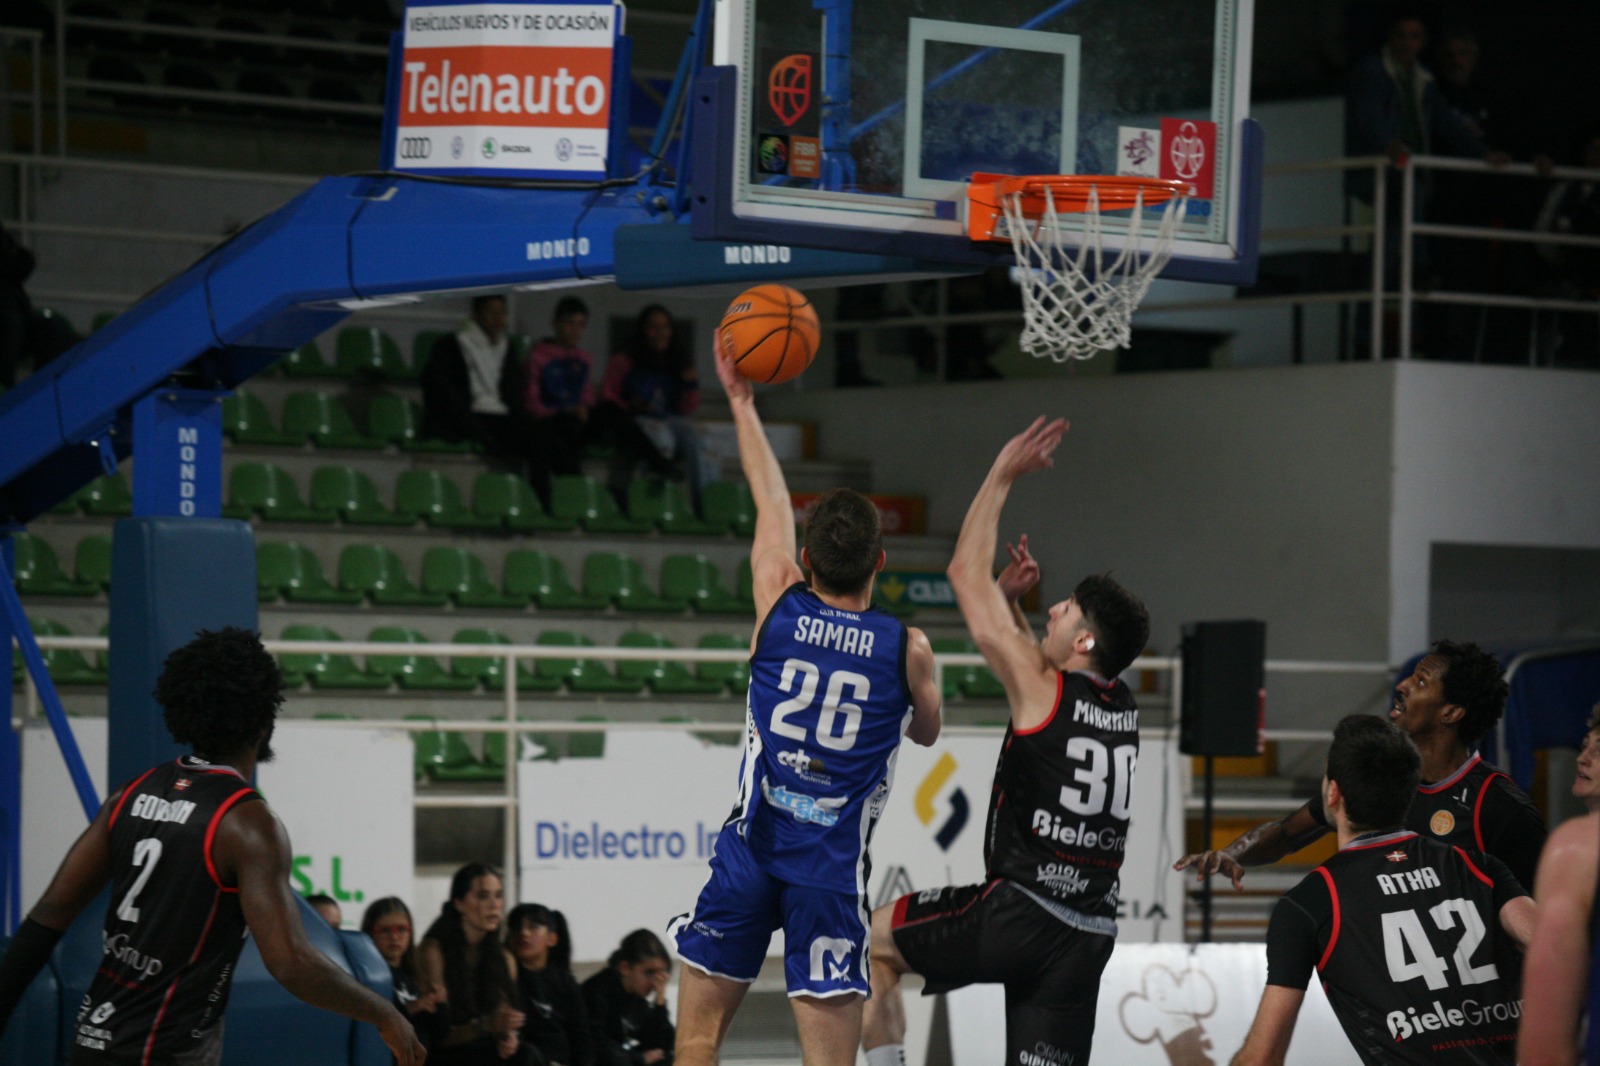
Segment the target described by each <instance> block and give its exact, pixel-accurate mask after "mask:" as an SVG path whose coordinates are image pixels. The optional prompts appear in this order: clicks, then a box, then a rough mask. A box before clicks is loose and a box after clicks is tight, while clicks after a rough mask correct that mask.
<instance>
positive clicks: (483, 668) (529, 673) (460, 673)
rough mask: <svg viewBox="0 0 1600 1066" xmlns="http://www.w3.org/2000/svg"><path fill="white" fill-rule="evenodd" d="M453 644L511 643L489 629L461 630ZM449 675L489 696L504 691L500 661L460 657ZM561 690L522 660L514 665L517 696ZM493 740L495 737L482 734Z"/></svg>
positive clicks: (453, 639)
mask: <svg viewBox="0 0 1600 1066" xmlns="http://www.w3.org/2000/svg"><path fill="white" fill-rule="evenodd" d="M451 643H454V644H501V645H504V644H510V643H511V639H510V638H509V637H507V636H506V635H505V634H504V633H501V632H498V631H496V630H493V629H462V630H458V631H457V632H456V635H455V636H454V637H452V638H451ZM450 672H451V673H452V674H454V675H456V676H457V677H465V678H469V679H471V680H472V681H474V682H477V683H480V684H482V685H483V687H484V688H486V689H488V690H489V691H490V692H501V691H503V690H504V688H505V683H506V668H505V662H504V660H501V659H480V658H476V657H471V658H469V657H461V658H458V659H452V660H450ZM560 687H561V682H560V681H559V680H556V679H554V678H549V677H540V676H539V675H538V674H537V673H535V672H534V669H533V664H532V663H531V662H529V661H528V660H526V659H523V660H520V661H519V662H518V663H517V691H518V692H554V691H555V690H556V689H558V688H560ZM485 735H486V736H494V735H495V734H492V733H490V734H485Z"/></svg>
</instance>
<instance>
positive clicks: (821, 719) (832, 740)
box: [772, 659, 872, 751]
mask: <svg viewBox="0 0 1600 1066" xmlns="http://www.w3.org/2000/svg"><path fill="white" fill-rule="evenodd" d="M796 677H798V678H799V679H800V691H799V692H798V693H796V694H795V695H794V696H791V697H790V698H789V699H786V700H784V701H783V702H782V703H780V704H778V705H777V706H776V707H774V708H773V709H772V731H773V732H774V733H776V734H777V735H778V736H780V737H787V738H789V739H790V740H798V741H800V742H802V743H804V742H805V741H807V740H809V739H810V734H809V733H807V732H806V727H805V726H803V725H801V724H799V723H798V722H791V721H789V718H790V717H791V716H792V715H796V714H799V713H800V712H801V711H804V710H805V709H806V708H807V707H810V706H811V703H812V701H813V700H815V699H816V696H817V685H818V684H819V683H820V681H821V679H822V671H821V670H819V669H817V667H816V664H815V663H808V662H806V661H805V660H804V659H790V660H789V661H787V662H785V663H784V664H783V676H782V677H780V678H779V679H778V688H779V689H781V690H782V691H784V692H793V691H794V683H795V678H796ZM846 686H848V687H849V689H850V696H851V698H852V699H855V700H859V701H861V703H865V702H866V701H867V700H868V699H870V698H871V695H872V682H870V681H868V680H867V679H866V678H865V677H862V676H861V675H860V674H858V673H855V672H853V671H850V670H835V671H834V672H833V673H832V674H831V675H830V676H829V677H828V690H827V694H826V695H825V696H823V698H822V710H821V711H820V712H819V713H818V714H817V743H818V744H820V745H822V746H823V747H824V748H831V749H833V750H834V751H849V750H850V749H851V748H853V747H855V744H856V733H857V732H858V731H859V730H860V729H861V703H846V702H844V690H845V687H846ZM841 716H842V717H843V719H844V721H843V724H842V725H841V724H840V722H839V719H840V717H841Z"/></svg>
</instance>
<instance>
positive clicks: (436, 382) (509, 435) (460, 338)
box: [421, 296, 529, 464]
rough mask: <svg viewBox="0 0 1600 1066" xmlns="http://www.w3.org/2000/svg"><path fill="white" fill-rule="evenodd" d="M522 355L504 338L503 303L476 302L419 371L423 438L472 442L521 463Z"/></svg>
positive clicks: (498, 299)
mask: <svg viewBox="0 0 1600 1066" xmlns="http://www.w3.org/2000/svg"><path fill="white" fill-rule="evenodd" d="M522 359H523V355H522V352H520V351H518V350H517V345H516V343H515V342H514V341H513V340H512V339H511V337H510V335H509V334H508V333H507V332H506V298H505V297H504V296H477V297H474V298H473V300H472V316H471V317H470V318H468V319H467V321H466V323H465V324H463V325H462V327H461V328H460V329H458V330H456V332H454V333H447V334H445V335H444V336H443V337H440V338H439V339H438V340H437V341H435V342H434V344H433V348H432V350H430V351H429V352H428V360H427V362H426V363H424V364H423V367H422V375H421V381H422V435H423V436H424V437H436V438H438V439H440V440H448V441H475V442H477V443H479V444H481V445H483V448H484V451H486V452H488V453H489V454H490V455H494V456H498V457H501V458H509V459H514V460H516V461H517V462H518V463H519V464H522V463H525V462H526V461H527V456H528V447H529V437H528V424H527V419H526V418H525V417H524V416H523V413H522V392H523V382H522Z"/></svg>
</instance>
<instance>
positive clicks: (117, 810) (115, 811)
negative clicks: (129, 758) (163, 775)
mask: <svg viewBox="0 0 1600 1066" xmlns="http://www.w3.org/2000/svg"><path fill="white" fill-rule="evenodd" d="M159 769H160V767H159V766H152V767H150V769H148V770H146V771H145V772H144V773H142V774H140V775H139V776H138V777H136V778H134V779H133V784H131V785H129V786H128V787H127V788H125V789H123V790H122V795H121V796H119V797H117V805H116V806H115V807H113V808H111V818H110V820H109V821H107V823H106V828H107V829H113V828H115V827H116V824H117V815H119V814H121V813H122V805H123V804H124V803H127V802H128V797H129V796H131V795H133V793H134V790H135V789H137V788H138V787H139V786H140V785H142V784H144V779H145V778H147V777H149V776H150V775H151V774H153V773H155V772H156V771H157V770H159Z"/></svg>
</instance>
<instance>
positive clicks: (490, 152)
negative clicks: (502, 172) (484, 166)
mask: <svg viewBox="0 0 1600 1066" xmlns="http://www.w3.org/2000/svg"><path fill="white" fill-rule="evenodd" d="M494 149H495V144H494V138H493V137H485V138H484V139H483V158H485V159H493V158H494Z"/></svg>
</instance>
